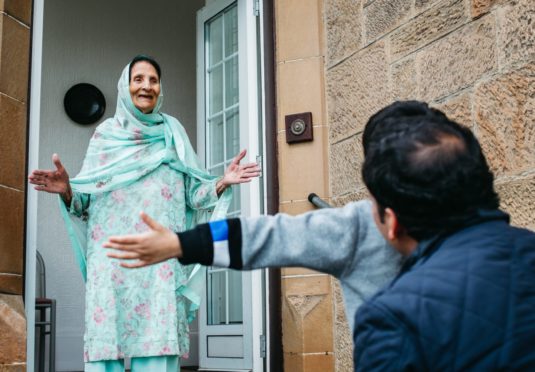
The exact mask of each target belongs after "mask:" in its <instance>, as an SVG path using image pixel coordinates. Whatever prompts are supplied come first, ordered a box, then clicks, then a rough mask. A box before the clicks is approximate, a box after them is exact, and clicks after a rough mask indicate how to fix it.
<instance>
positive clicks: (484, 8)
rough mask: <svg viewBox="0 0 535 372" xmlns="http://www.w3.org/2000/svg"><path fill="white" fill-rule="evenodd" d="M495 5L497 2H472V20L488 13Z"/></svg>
mask: <svg viewBox="0 0 535 372" xmlns="http://www.w3.org/2000/svg"><path fill="white" fill-rule="evenodd" d="M495 3H496V0H471V2H470V14H471V15H472V18H478V17H481V16H482V15H483V14H485V13H488V11H489V10H490V8H491V7H492V6H493V5H494V4H495Z"/></svg>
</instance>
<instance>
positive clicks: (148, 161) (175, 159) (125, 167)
mask: <svg viewBox="0 0 535 372" xmlns="http://www.w3.org/2000/svg"><path fill="white" fill-rule="evenodd" d="M129 68H130V65H127V66H126V67H125V68H124V70H123V72H122V74H121V77H120V79H119V83H118V85H117V88H118V99H117V109H116V112H115V115H114V117H113V118H110V119H107V120H105V121H104V122H103V123H101V124H100V125H99V126H98V127H97V129H96V130H95V133H94V135H93V137H92V138H91V140H90V142H89V147H88V149H87V153H86V156H85V159H84V162H83V166H82V169H81V171H80V173H79V174H78V175H77V176H76V177H75V178H72V179H71V180H70V184H71V188H72V190H73V192H79V193H84V194H98V193H104V192H110V191H113V190H117V189H121V188H123V187H126V186H128V185H131V184H133V183H134V182H137V181H138V180H139V179H140V178H142V177H143V176H145V175H146V174H148V173H150V172H152V171H154V170H155V169H156V168H158V166H160V165H161V164H164V163H165V164H168V165H169V166H170V167H171V168H172V169H174V170H176V171H178V172H183V173H185V174H187V175H188V176H189V177H194V178H196V179H198V180H200V181H202V182H211V183H212V182H216V180H217V177H214V176H211V175H209V174H208V173H207V172H206V171H205V170H204V169H203V168H202V167H201V166H200V165H199V162H198V160H197V156H196V154H195V151H194V150H193V147H192V146H191V143H190V141H189V139H188V136H187V134H186V131H185V130H184V127H183V126H182V125H181V124H180V122H179V121H178V120H177V119H175V118H174V117H172V116H169V115H166V114H164V113H161V112H160V108H161V105H162V101H163V93H162V92H163V90H161V91H160V95H159V97H158V100H157V104H156V107H155V108H154V110H153V111H152V112H151V113H149V114H144V113H142V112H141V111H140V110H138V109H137V108H136V107H135V106H134V104H133V102H132V99H131V96H130V91H129V84H130V81H129ZM173 152H174V153H176V156H174V154H173ZM231 197H232V192H231V190H230V188H227V190H225V192H224V193H223V195H221V197H220V198H219V201H218V203H217V205H216V207H215V208H213V210H211V211H209V210H194V209H191V208H189V207H188V206H186V229H191V228H193V227H194V226H195V225H196V224H198V223H203V222H207V221H208V220H216V219H222V218H224V217H225V215H226V213H227V210H228V207H229V205H230V200H231ZM59 204H60V209H61V214H62V217H63V219H64V221H65V225H66V227H67V232H68V234H69V237H70V240H71V243H72V247H73V250H74V255H75V259H76V261H77V263H78V265H79V267H80V270H81V272H82V276H83V278H84V281H85V280H86V279H87V270H86V251H87V222H86V221H85V220H84V218H83V217H76V216H74V215H73V214H71V213H69V211H68V209H67V207H66V206H65V204H64V203H63V201H62V200H61V198H60V203H59ZM204 278H205V275H204V270H201V268H200V266H199V265H197V266H196V267H195V268H194V269H193V270H192V272H191V275H190V277H189V279H188V282H187V285H185V286H182V287H181V288H178V289H177V292H178V294H179V295H183V296H185V297H187V298H188V299H189V300H190V302H191V306H190V310H192V311H194V310H196V309H197V308H198V306H199V303H200V293H201V291H202V289H203V285H204ZM192 315H193V313H192V312H190V314H189V316H190V320H191V319H193V318H192Z"/></svg>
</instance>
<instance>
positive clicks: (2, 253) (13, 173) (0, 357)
mask: <svg viewBox="0 0 535 372" xmlns="http://www.w3.org/2000/svg"><path fill="white" fill-rule="evenodd" d="M30 21H31V1H30V0H1V1H0V169H1V172H0V204H1V205H2V208H1V210H0V257H1V259H0V370H2V371H3V370H6V371H22V370H25V369H26V368H25V365H26V318H25V314H24V304H23V298H22V294H23V288H24V277H23V270H24V224H25V223H24V221H25V212H24V192H25V187H26V176H25V172H26V128H27V109H28V108H27V102H28V74H29V70H30Z"/></svg>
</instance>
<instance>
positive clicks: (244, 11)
mask: <svg viewBox="0 0 535 372" xmlns="http://www.w3.org/2000/svg"><path fill="white" fill-rule="evenodd" d="M233 3H237V6H238V22H239V27H240V25H241V26H242V27H244V28H245V29H246V31H250V30H254V32H239V34H238V45H239V48H240V53H239V55H238V65H239V69H238V70H239V71H240V75H242V72H243V71H245V73H244V74H245V76H246V78H245V79H242V78H240V84H239V91H240V93H239V96H240V99H239V102H245V103H246V104H245V105H243V106H242V105H240V114H239V115H240V122H241V123H259V124H260V125H259V126H258V127H257V128H256V129H253V130H247V128H246V127H245V126H244V125H241V126H240V138H241V141H240V142H241V143H240V148H244V147H247V149H248V153H249V157H250V159H251V155H261V156H262V158H263V157H264V154H263V153H261V152H260V151H261V149H263V148H265V147H264V135H263V132H264V130H263V129H264V123H263V120H262V119H263V117H264V115H261V113H262V108H263V105H262V106H260V105H259V102H262V101H263V97H262V96H263V91H262V87H263V85H262V84H261V83H259V81H258V79H257V77H258V76H261V75H260V72H259V71H258V70H259V69H262V67H261V63H262V61H261V60H260V59H259V58H258V55H259V53H258V52H259V48H261V45H259V43H258V39H260V40H261V36H260V35H259V36H258V37H257V22H258V19H257V18H259V17H258V16H259V15H260V14H256V15H255V9H254V7H255V1H251V0H217V1H214V0H212V1H211V0H207V1H206V4H205V7H204V8H202V9H201V10H199V12H198V13H197V45H199V43H200V42H201V41H202V43H203V44H202V45H203V47H201V48H199V47H198V48H197V123H198V125H197V154H198V156H199V158H200V160H201V162H202V163H203V164H205V163H206V162H205V160H206V159H205V157H206V143H205V139H206V128H205V122H206V117H205V107H206V102H205V92H206V81H205V79H204V70H205V64H204V59H205V48H204V23H205V21H207V20H209V19H210V18H212V17H213V16H215V15H216V14H218V13H219V12H220V11H222V10H224V9H225V8H227V7H228V6H230V5H232V4H233ZM258 4H259V3H258ZM260 18H261V17H260ZM241 22H244V23H241ZM259 63H260V64H259ZM251 77H252V78H251ZM251 92H257V93H255V96H256V95H259V96H260V97H259V99H257V100H251V99H248V97H249V96H250V93H251ZM251 94H252V93H251ZM260 135H261V136H262V144H259V143H258V142H259V136H260ZM253 159H254V158H253ZM260 181H262V182H265V180H264V179H263V178H262V179H261V180H253V181H252V182H251V183H249V184H245V185H242V186H240V187H241V190H240V191H241V200H242V201H249V202H248V203H243V202H242V212H245V214H246V215H249V216H251V215H252V216H255V215H259V214H260V213H261V211H262V210H263V207H264V203H265V199H266V198H265V195H261V194H260V193H258V192H253V191H252V190H253V188H257V189H258V188H259V187H260V185H259V182H260ZM261 190H265V187H262V188H261ZM255 194H256V195H255ZM261 203H262V205H261ZM244 279H245V280H244ZM242 280H243V281H242V283H244V285H243V296H244V298H245V297H246V296H249V295H250V296H251V298H250V299H247V301H249V300H250V301H251V314H252V317H251V321H252V323H251V330H252V334H251V336H252V339H250V340H247V339H245V338H244V353H245V354H246V353H247V352H248V351H249V352H250V354H251V355H252V370H253V371H261V370H265V369H266V368H265V363H264V360H265V359H266V356H261V355H260V348H261V340H260V337H256V335H261V336H264V337H266V335H265V333H266V331H265V329H266V328H265V324H264V323H265V319H266V317H267V316H266V315H267V314H268V312H266V311H265V309H266V304H265V302H266V301H265V299H264V296H263V293H262V292H267V290H266V286H265V283H266V280H265V274H264V272H262V271H252V272H244V273H243V279H242ZM255 288H261V289H262V290H261V291H259V292H261V293H256V292H257V291H254V290H253V289H255ZM204 298H206V295H205V296H204ZM201 306H203V305H201ZM204 306H206V304H204ZM201 311H203V310H202V309H201ZM257 314H262V315H257ZM205 321H206V319H205V317H204V316H202V315H201V314H200V315H199V342H200V345H199V361H200V360H201V357H202V354H203V353H206V345H205V343H204V340H202V339H201V327H204V326H206V325H204V324H203V322H205ZM243 326H244V327H245V326H247V320H246V319H245V312H244V321H243ZM266 351H267V350H266ZM220 362H222V363H224V361H220ZM229 364H230V362H229ZM225 367H226V366H223V365H221V366H218V368H217V369H218V370H224V369H225ZM209 368H212V367H209ZM214 368H215V366H214ZM228 368H229V370H232V368H231V367H228Z"/></svg>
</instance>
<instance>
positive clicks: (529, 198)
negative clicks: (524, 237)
mask: <svg viewBox="0 0 535 372" xmlns="http://www.w3.org/2000/svg"><path fill="white" fill-rule="evenodd" d="M496 191H497V192H498V194H499V195H500V207H501V208H502V209H503V210H504V211H506V212H507V213H509V214H510V215H511V224H513V225H515V226H520V227H525V228H527V229H530V230H533V231H535V219H534V216H535V175H533V174H531V175H530V176H527V177H524V178H520V179H515V180H512V181H508V182H504V183H500V184H497V185H496Z"/></svg>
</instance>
